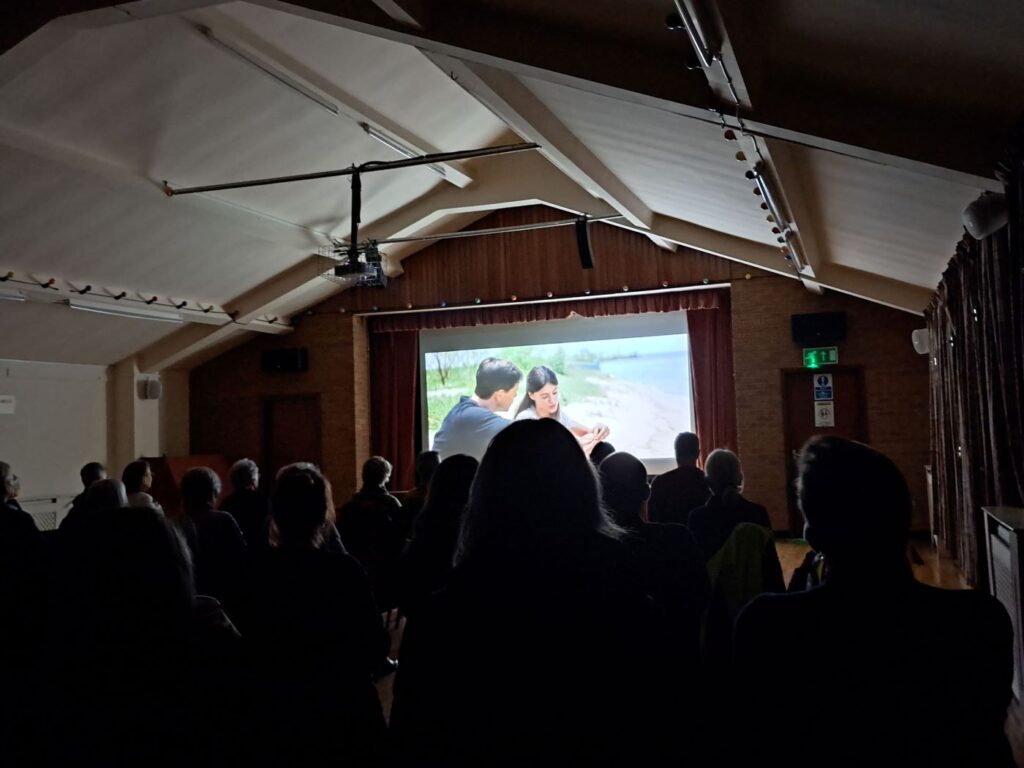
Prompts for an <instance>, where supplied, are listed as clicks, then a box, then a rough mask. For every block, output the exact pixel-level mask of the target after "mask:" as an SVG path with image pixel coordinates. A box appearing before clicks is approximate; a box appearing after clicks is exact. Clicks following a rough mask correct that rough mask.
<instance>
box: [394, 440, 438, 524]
mask: <svg viewBox="0 0 1024 768" xmlns="http://www.w3.org/2000/svg"><path fill="white" fill-rule="evenodd" d="M440 463H441V456H440V454H438V452H437V451H423V452H422V453H420V454H419V455H418V456H417V457H416V466H415V476H416V487H415V488H413V489H412V490H410V491H406V492H405V493H403V494H396V496H397V498H398V500H399V501H400V502H401V503H402V508H401V510H400V511H399V512H398V514H397V515H396V520H397V521H398V524H399V527H400V529H401V532H402V538H403V539H404V540H406V541H408V540H409V538H410V537H411V536H412V527H413V525H414V523H415V522H416V516H417V515H418V514H419V512H420V510H421V509H423V505H424V503H425V502H426V500H427V489H428V488H429V487H430V478H432V477H433V476H434V473H435V472H436V471H437V468H438V466H439V465H440Z"/></svg>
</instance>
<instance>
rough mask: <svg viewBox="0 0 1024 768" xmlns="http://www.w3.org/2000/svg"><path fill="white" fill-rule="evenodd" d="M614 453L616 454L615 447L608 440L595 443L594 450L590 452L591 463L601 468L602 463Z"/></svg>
mask: <svg viewBox="0 0 1024 768" xmlns="http://www.w3.org/2000/svg"><path fill="white" fill-rule="evenodd" d="M613 453H615V446H614V445H612V444H611V443H609V442H608V441H607V440H602V441H601V442H599V443H595V444H594V447H593V449H592V450H591V451H590V463H591V464H593V465H594V466H595V467H599V466H601V462H602V461H604V460H605V459H607V458H608V457H609V456H611V455H612V454H613Z"/></svg>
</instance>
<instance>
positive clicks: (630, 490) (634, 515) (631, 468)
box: [599, 451, 651, 528]
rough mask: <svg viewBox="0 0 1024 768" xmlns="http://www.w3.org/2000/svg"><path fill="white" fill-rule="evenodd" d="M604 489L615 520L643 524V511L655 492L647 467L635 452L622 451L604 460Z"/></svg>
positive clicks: (620, 522)
mask: <svg viewBox="0 0 1024 768" xmlns="http://www.w3.org/2000/svg"><path fill="white" fill-rule="evenodd" d="M599 474H600V476H601V491H602V493H603V495H604V502H605V506H606V507H607V508H608V510H609V511H610V512H611V514H612V517H613V518H614V519H615V522H616V523H618V524H619V525H621V526H624V527H627V528H632V527H635V526H637V525H639V524H640V512H641V510H642V509H643V506H644V502H645V501H647V498H648V497H649V496H650V495H651V485H650V483H648V482H647V468H646V467H644V465H643V463H642V462H641V461H640V459H638V458H637V457H636V456H634V455H633V454H631V453H625V452H624V451H619V452H618V453H613V454H612V455H611V456H609V457H608V458H606V459H605V460H604V461H602V462H601V466H600V469H599Z"/></svg>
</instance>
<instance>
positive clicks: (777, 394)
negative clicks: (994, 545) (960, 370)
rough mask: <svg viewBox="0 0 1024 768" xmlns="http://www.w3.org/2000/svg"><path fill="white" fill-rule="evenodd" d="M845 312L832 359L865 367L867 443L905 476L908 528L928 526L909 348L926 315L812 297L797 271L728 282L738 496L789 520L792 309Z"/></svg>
mask: <svg viewBox="0 0 1024 768" xmlns="http://www.w3.org/2000/svg"><path fill="white" fill-rule="evenodd" d="M836 311H843V312H846V315H847V340H846V341H845V342H842V343H841V344H839V362H840V363H841V364H843V365H855V366H862V367H863V370H864V387H865V390H866V391H865V402H866V407H867V428H868V437H869V442H870V443H871V444H872V445H873V446H874V447H875V448H877V449H878V450H880V451H882V452H883V453H885V454H887V455H888V456H890V457H891V458H892V459H893V461H895V462H896V464H897V465H898V466H899V468H900V469H901V470H902V472H903V474H904V475H905V476H906V478H907V481H908V483H909V484H910V490H911V493H912V495H913V499H914V517H913V527H914V529H915V530H927V529H928V513H927V509H928V507H927V496H926V489H925V480H924V469H923V466H924V465H925V464H927V463H928V461H929V436H928V358H927V357H926V356H922V355H918V354H916V353H915V352H914V350H913V347H912V346H911V343H910V333H911V331H912V330H914V329H915V328H920V327H922V326H923V325H924V319H923V318H921V317H916V316H914V315H909V314H907V313H905V312H898V311H896V310H893V309H888V308H886V307H883V306H880V305H877V304H871V303H868V302H865V301H860V300H858V299H855V298H852V297H849V296H844V295H843V294H839V293H834V292H831V291H829V292H826V294H825V295H824V296H817V295H815V294H813V293H811V292H810V291H808V290H806V289H805V288H803V287H802V286H801V285H800V284H799V283H798V282H796V281H795V280H789V279H786V278H781V277H773V276H768V275H764V274H763V273H754V275H753V276H752V277H751V279H749V280H744V279H738V280H735V281H734V282H733V284H732V332H733V356H734V361H735V374H736V422H737V424H736V426H737V439H738V443H739V445H738V448H739V453H740V459H741V461H742V463H743V473H744V477H745V482H746V487H745V495H747V496H749V498H750V499H752V500H754V501H757V502H758V503H760V504H764V505H765V506H766V507H767V508H768V513H769V514H770V515H771V518H772V521H773V524H774V525H775V526H776V527H777V528H786V527H788V524H789V514H788V510H787V500H786V461H787V457H786V455H785V447H784V438H783V392H782V375H781V373H780V372H781V370H783V369H786V368H799V367H800V366H801V365H802V364H803V360H802V354H801V350H800V348H799V347H798V346H797V345H796V344H794V343H793V341H792V337H791V333H790V319H789V318H790V315H794V314H801V313H805V312H836Z"/></svg>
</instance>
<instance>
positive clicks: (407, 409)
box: [370, 331, 420, 490]
mask: <svg viewBox="0 0 1024 768" xmlns="http://www.w3.org/2000/svg"><path fill="white" fill-rule="evenodd" d="M419 365H420V337H419V332H418V331H400V332H393V333H371V335H370V450H371V451H372V452H373V454H374V455H375V456H383V457H384V458H385V459H387V460H388V461H390V462H391V464H392V465H393V466H394V470H393V471H392V473H391V488H392V489H395V490H405V489H407V488H412V487H413V485H414V483H415V479H414V470H415V464H416V452H417V448H418V444H419V431H418V430H417V428H416V424H417V422H418V420H419V408H420V398H419V378H420V375H419Z"/></svg>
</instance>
